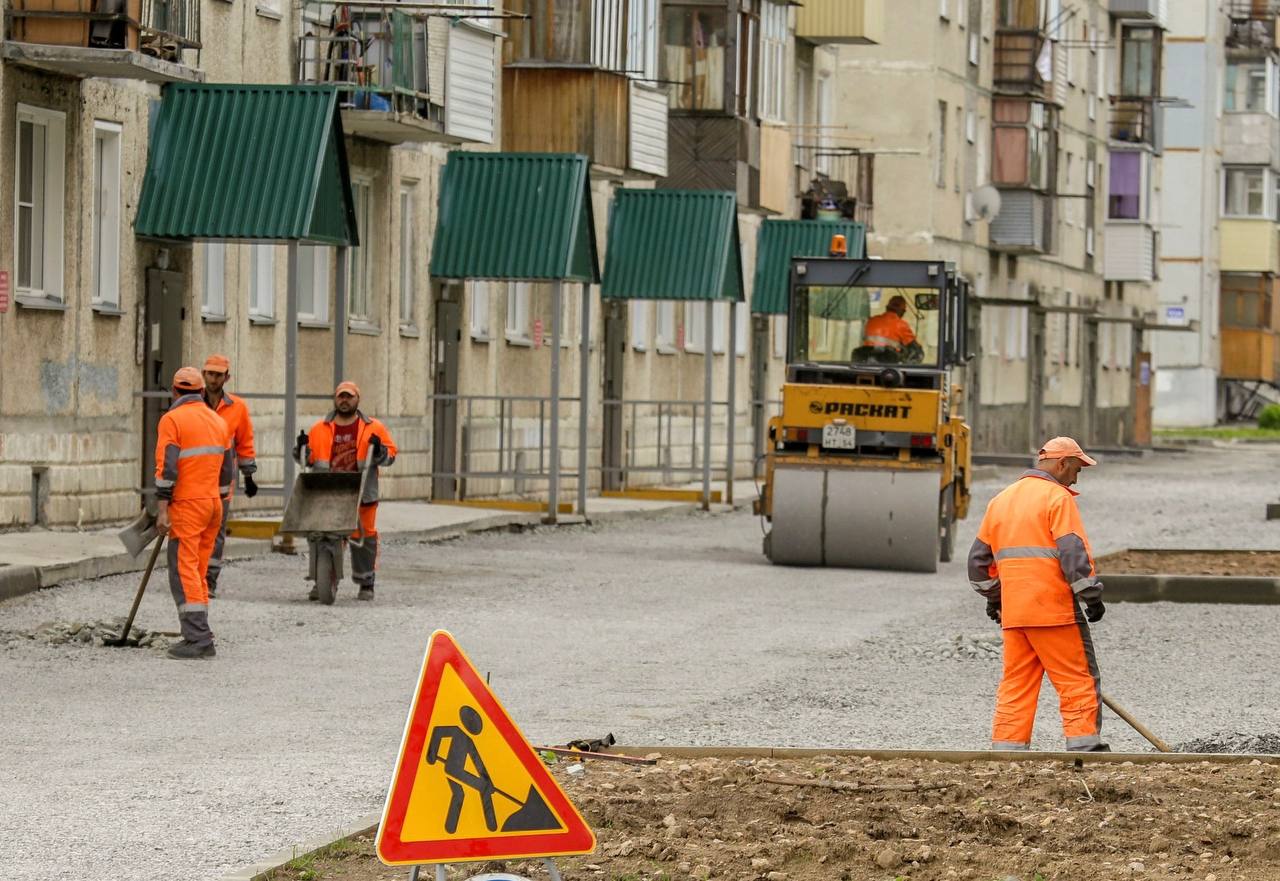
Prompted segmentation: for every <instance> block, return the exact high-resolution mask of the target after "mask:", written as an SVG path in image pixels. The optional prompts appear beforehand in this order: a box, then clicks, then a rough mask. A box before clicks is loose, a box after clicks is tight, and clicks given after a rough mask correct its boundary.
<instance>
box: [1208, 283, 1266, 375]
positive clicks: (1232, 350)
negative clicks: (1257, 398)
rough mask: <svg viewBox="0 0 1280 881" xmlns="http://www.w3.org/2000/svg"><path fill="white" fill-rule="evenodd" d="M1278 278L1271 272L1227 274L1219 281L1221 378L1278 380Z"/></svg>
mask: <svg viewBox="0 0 1280 881" xmlns="http://www.w3.org/2000/svg"><path fill="white" fill-rule="evenodd" d="M1278 286H1280V279H1277V278H1276V276H1273V275H1265V274H1264V275H1257V274H1255V275H1228V274H1224V275H1223V276H1222V281H1221V291H1220V296H1219V298H1218V299H1219V310H1220V311H1219V324H1220V330H1219V333H1220V334H1221V337H1222V345H1221V358H1222V363H1221V373H1222V378H1223V379H1234V380H1241V381H1246V382H1257V381H1264V382H1276V381H1277V380H1278V379H1280V345H1277V340H1276V336H1277V328H1280V315H1278V314H1277V309H1280V296H1277V294H1278V293H1280V291H1278V290H1277V288H1278Z"/></svg>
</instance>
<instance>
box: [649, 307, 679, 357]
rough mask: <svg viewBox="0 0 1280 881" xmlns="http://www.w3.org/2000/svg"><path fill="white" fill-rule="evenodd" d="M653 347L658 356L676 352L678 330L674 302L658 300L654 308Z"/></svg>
mask: <svg viewBox="0 0 1280 881" xmlns="http://www.w3.org/2000/svg"><path fill="white" fill-rule="evenodd" d="M653 311H654V313H655V320H654V323H653V324H654V339H653V344H654V347H655V348H656V349H657V350H658V353H659V354H663V355H670V354H672V353H674V352H675V351H676V343H677V342H679V339H678V336H679V333H680V331H679V329H678V327H677V325H676V304H675V301H674V300H659V301H658V303H657V305H656V306H655V307H654V310H653Z"/></svg>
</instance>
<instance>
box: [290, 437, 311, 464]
mask: <svg viewBox="0 0 1280 881" xmlns="http://www.w3.org/2000/svg"><path fill="white" fill-rule="evenodd" d="M308 440H309V438H308V437H307V433H306V432H305V431H300V432H298V439H297V440H296V441H294V442H293V458H295V459H296V458H298V457H299V456H301V455H302V448H303V447H305V446H306V445H307V441H308Z"/></svg>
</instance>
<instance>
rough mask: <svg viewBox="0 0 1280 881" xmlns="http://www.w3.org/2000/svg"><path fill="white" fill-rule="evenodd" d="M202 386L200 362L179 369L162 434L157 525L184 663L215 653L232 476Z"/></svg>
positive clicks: (224, 438)
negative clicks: (212, 601) (217, 545)
mask: <svg viewBox="0 0 1280 881" xmlns="http://www.w3.org/2000/svg"><path fill="white" fill-rule="evenodd" d="M203 391H204V380H203V379H202V378H201V376H200V371H198V370H196V369H195V368H194V367H182V368H180V369H179V370H178V372H177V373H175V374H174V375H173V388H172V392H173V403H172V404H171V405H170V407H169V409H168V411H167V412H166V413H165V414H164V415H163V416H161V417H160V425H159V428H158V435H159V437H158V439H157V440H156V498H157V500H158V501H157V505H158V510H157V512H156V531H157V532H158V533H159V534H160V535H167V536H169V552H168V553H169V557H168V559H169V589H170V590H171V591H172V592H173V600H174V602H175V603H176V604H177V606H178V621H179V623H180V625H181V627H182V641H181V642H178V643H175V644H174V645H173V647H172V648H170V649H169V657H171V658H176V659H178V660H184V661H186V660H195V659H197V658H212V657H213V656H214V655H215V654H217V652H216V651H215V650H214V647H213V631H211V630H210V629H209V586H208V583H207V582H206V581H205V578H206V575H207V572H208V568H209V558H210V557H211V556H212V555H213V545H214V542H215V541H216V540H217V537H218V531H219V530H220V529H221V528H222V502H223V499H225V498H226V497H227V494H228V493H230V492H231V481H232V480H233V479H234V477H233V472H232V468H231V456H232V453H231V449H230V447H229V443H230V436H229V432H228V430H227V423H225V422H223V421H222V418H221V417H220V416H218V415H217V414H216V413H214V412H213V411H212V410H210V409H209V407H208V406H206V405H205V402H204V398H203V396H202V395H201V392H203Z"/></svg>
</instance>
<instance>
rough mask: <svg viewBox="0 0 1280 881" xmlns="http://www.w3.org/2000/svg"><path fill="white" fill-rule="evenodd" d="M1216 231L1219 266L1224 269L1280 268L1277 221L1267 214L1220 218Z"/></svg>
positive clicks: (1262, 269) (1273, 271) (1263, 270)
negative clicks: (1218, 237)
mask: <svg viewBox="0 0 1280 881" xmlns="http://www.w3.org/2000/svg"><path fill="white" fill-rule="evenodd" d="M1218 232H1219V236H1220V237H1221V245H1220V253H1219V266H1220V267H1221V269H1222V271H1223V272H1269V273H1273V274H1274V273H1276V272H1278V271H1280V260H1278V258H1277V247H1276V245H1277V243H1276V224H1275V221H1273V220H1272V219H1271V218H1270V217H1258V218H1251V217H1250V218H1240V217H1224V218H1222V219H1221V220H1220V221H1219V227H1218Z"/></svg>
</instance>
